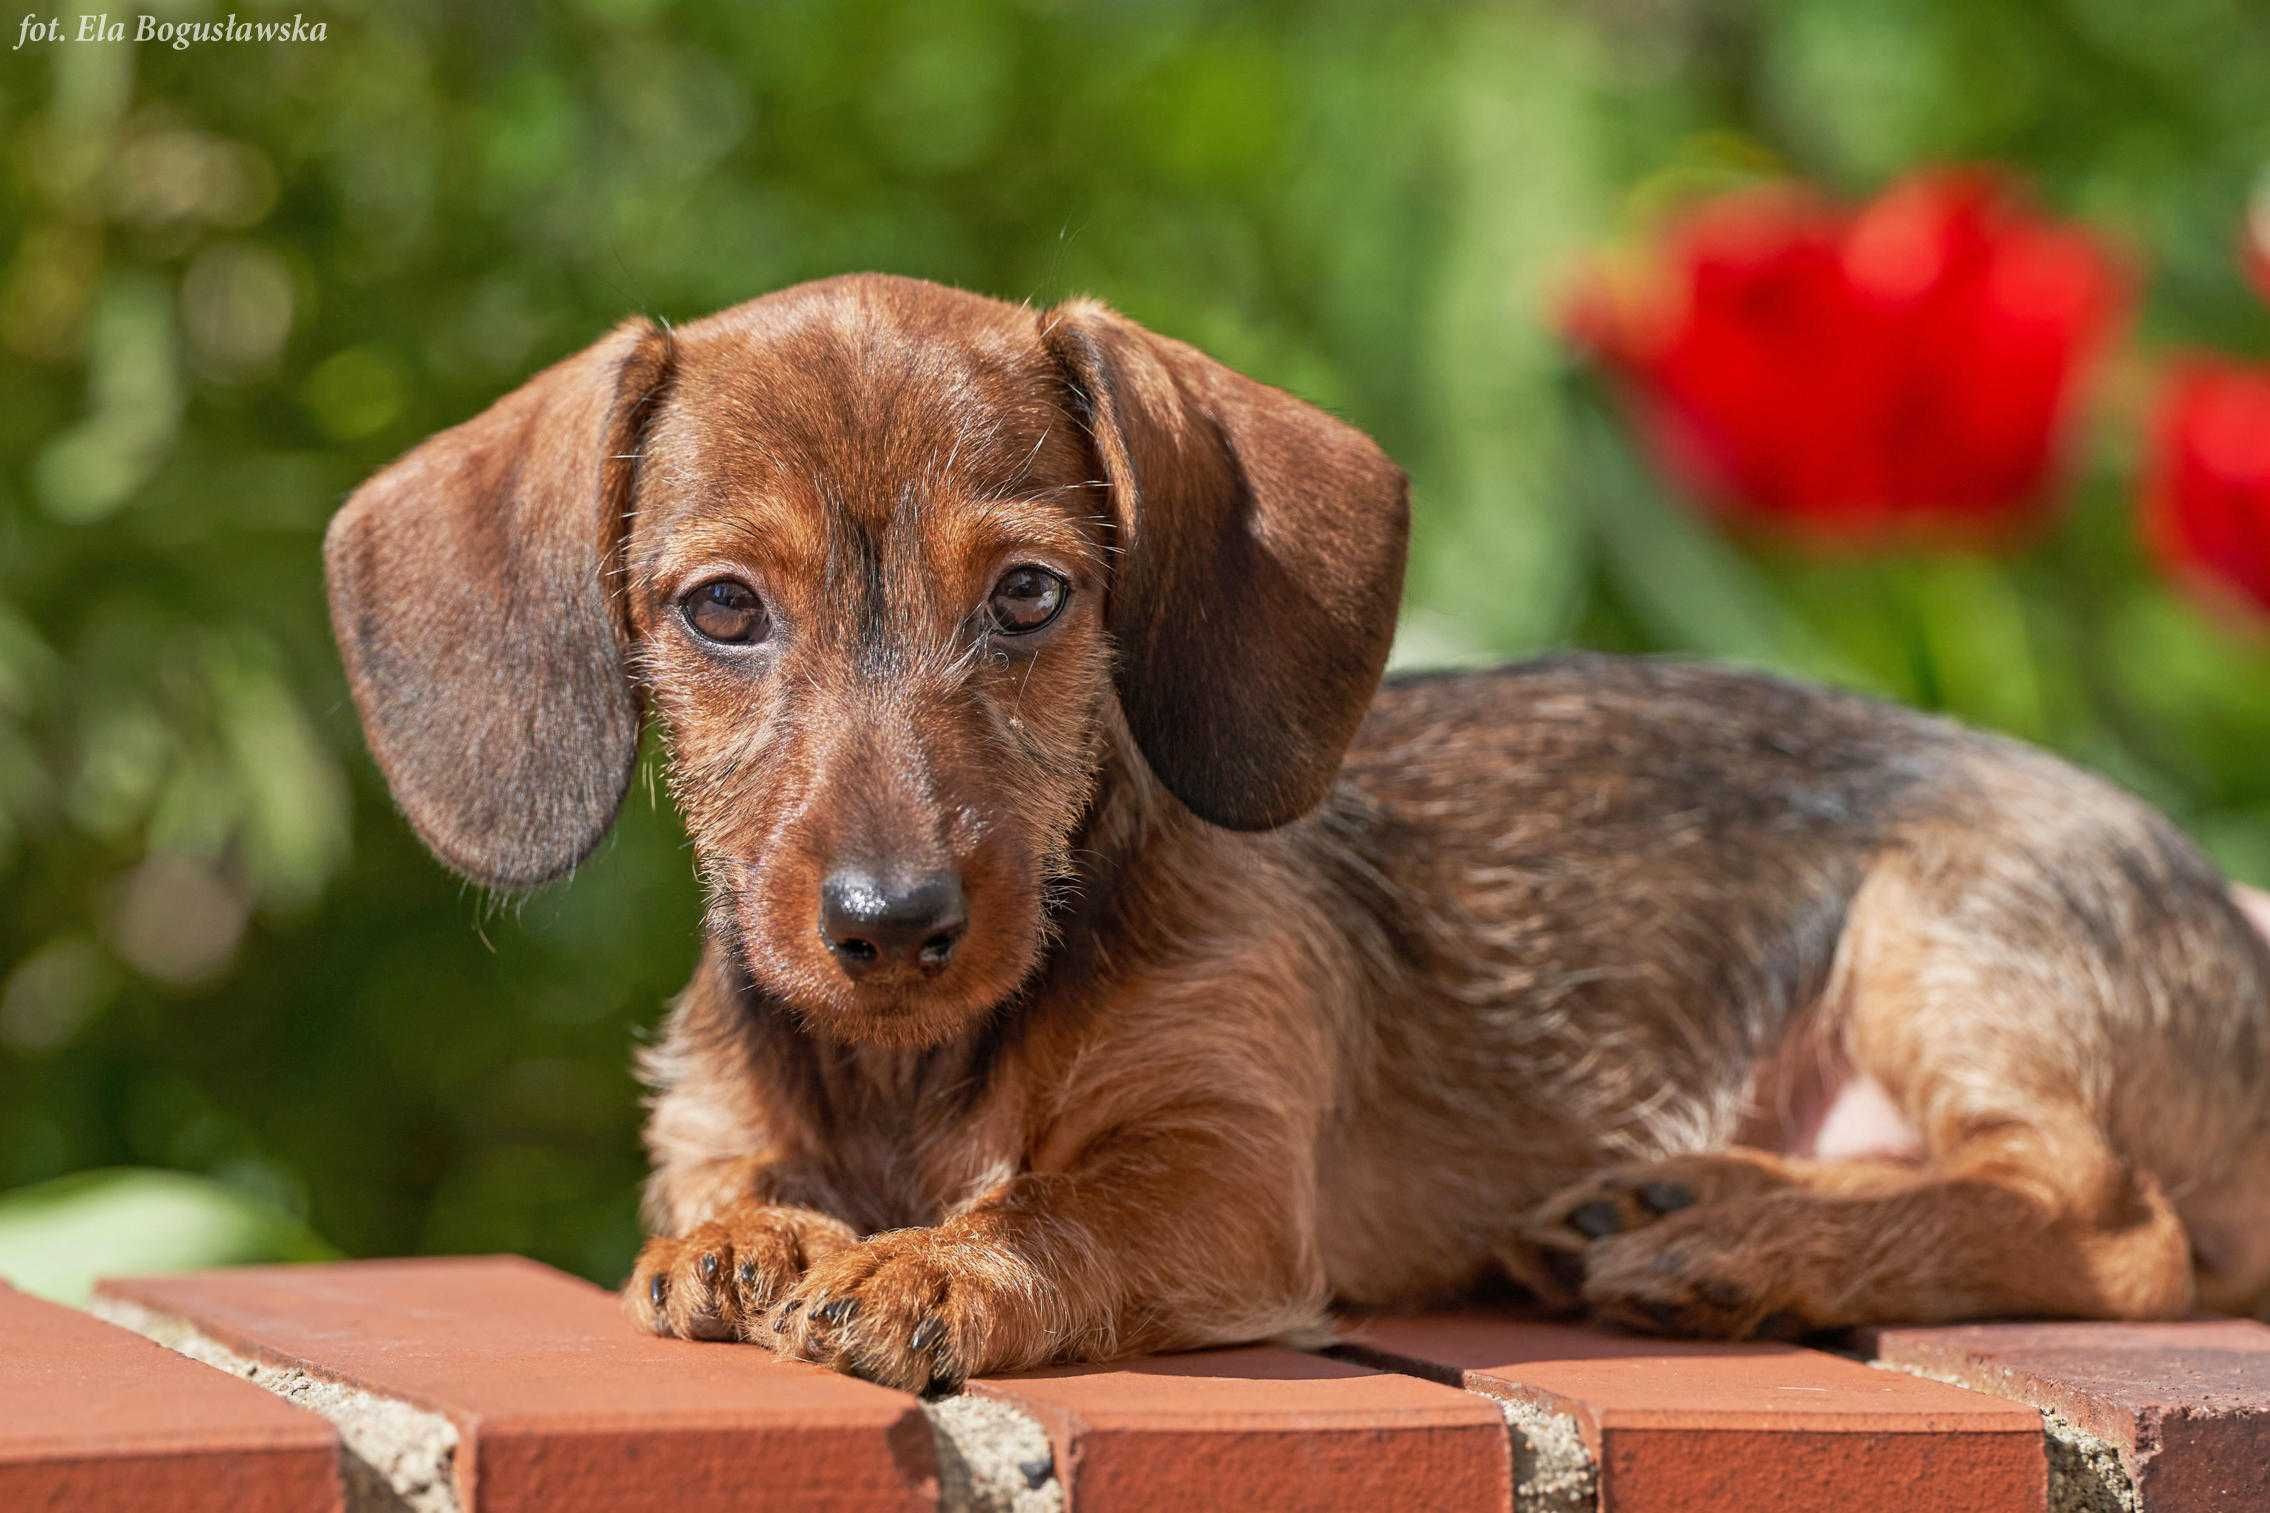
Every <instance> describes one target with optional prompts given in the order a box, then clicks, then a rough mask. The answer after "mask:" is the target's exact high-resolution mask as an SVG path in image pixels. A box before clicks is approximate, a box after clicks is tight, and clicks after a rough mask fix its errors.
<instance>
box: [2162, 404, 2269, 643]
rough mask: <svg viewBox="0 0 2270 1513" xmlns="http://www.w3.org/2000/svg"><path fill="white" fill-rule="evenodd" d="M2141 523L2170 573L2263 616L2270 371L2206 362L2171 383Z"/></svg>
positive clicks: (2266, 565)
mask: <svg viewBox="0 0 2270 1513" xmlns="http://www.w3.org/2000/svg"><path fill="white" fill-rule="evenodd" d="M2144 528H2145V533H2146V536H2147V538H2148V539H2149V541H2150V542H2151V544H2152V546H2153V548H2154V550H2155V551H2156V552H2157V553H2158V555H2159V557H2160V560H2161V561H2162V562H2163V563H2165V564H2166V565H2167V567H2168V569H2169V571H2171V572H2172V573H2174V574H2175V575H2176V576H2177V577H2179V578H2181V579H2182V580H2184V581H2185V582H2187V583H2189V584H2191V585H2192V586H2193V587H2195V588H2196V589H2198V590H2199V591H2201V592H2202V593H2203V594H2205V595H2206V596H2207V597H2208V598H2209V599H2210V600H2212V601H2214V602H2215V603H2217V604H2218V605H2232V606H2236V607H2239V608H2242V609H2246V610H2251V611H2252V612H2253V613H2254V614H2256V615H2259V616H2270V370H2266V369H2261V368H2241V367H2237V366H2234V365H2231V364H2229V363H2223V362H2215V361H2211V360H2206V361H2200V362H2195V363H2193V364H2191V365H2189V366H2187V367H2185V368H2182V369H2180V370H2178V371H2177V372H2176V373H2175V375H2174V376H2173V377H2171V378H2170V379H2169V380H2168V383H2167V386H2166V389H2165V390H2164V392H2163V393H2162V394H2161V397H2160V403H2159V413H2158V420H2157V424H2156V425H2155V427H2154V436H2153V453H2152V462H2151V476H2150V480H2149V482H2148V484H2147V488H2146V494H2145V503H2144Z"/></svg>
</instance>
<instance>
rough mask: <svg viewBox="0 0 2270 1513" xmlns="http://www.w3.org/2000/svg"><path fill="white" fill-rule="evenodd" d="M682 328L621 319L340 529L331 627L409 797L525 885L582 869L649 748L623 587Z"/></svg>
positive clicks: (499, 879) (354, 502) (373, 490)
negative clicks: (617, 564)
mask: <svg viewBox="0 0 2270 1513" xmlns="http://www.w3.org/2000/svg"><path fill="white" fill-rule="evenodd" d="M670 364H671V345H670V338H669V336H668V334H667V333H666V332H664V331H663V330H662V329H661V328H659V327H657V326H655V325H653V324H652V323H650V322H647V321H630V322H626V323H625V324H623V325H621V326H618V327H616V328H615V330H614V331H612V332H611V333H609V334H608V335H607V336H606V337H605V338H604V339H603V340H601V341H600V342H598V343H597V344H596V345H594V346H592V347H589V348H587V349H585V350H584V351H583V352H580V353H578V354H577V355H575V356H574V357H570V358H568V359H567V360H565V361H564V362H561V363H558V364H557V365H555V366H553V367H551V368H548V369H546V370H545V371H544V372H542V373H540V374H538V375H537V376H536V377H535V378H533V379H530V380H529V381H528V382H527V383H526V384H524V385H522V386H521V387H520V388H519V389H517V390H515V391H514V392H512V393H511V394H508V395H506V396H505V397H504V398H503V399H500V400H498V401H497V402H496V403H495V404H494V405H492V406H491V407H490V408H489V409H488V410H486V411H485V412H483V413H482V414H480V415H478V416H476V417H474V418H473V419H471V420H468V421H466V422H465V423H464V424H463V425H460V426H456V427H454V428H452V429H450V430H447V431H444V432H442V433H441V434H440V435H438V436H435V437H433V438H431V439H430V440H428V441H427V442H425V443H424V444H423V445H421V446H419V447H418V448H417V449H415V450H414V451H412V452H411V453H409V455H407V456H405V457H403V458H401V459H400V460H399V461H397V462H395V463H394V464H393V465H392V466H391V467H388V468H387V469H386V470H385V471H384V472H382V473H380V474H378V476H376V477H375V478H372V479H371V480H370V481H369V482H368V483H365V484H364V485H363V486H362V487H361V488H359V489H357V490H356V491H355V493H354V495H353V497H351V498H350V499H348V501H347V503H346V506H345V508H343V509H341V510H340V511H339V513H338V515H337V516H336V517H334V518H333V520H332V522H331V528H330V530H329V532H328V533H327V534H326V535H325V537H324V542H323V562H324V572H325V576H326V578H327V579H328V580H329V583H330V589H331V626H332V630H333V633H334V634H335V635H337V637H338V640H339V650H340V655H341V657H342V658H343V659H344V660H345V662H346V666H347V681H348V683H349V684H350V685H351V686H352V688H353V689H354V695H355V707H356V709H357V710H358V711H360V713H361V714H362V720H363V729H364V731H365V733H366V734H367V735H368V737H369V740H370V746H371V751H372V753H373V754H374V755H375V756H376V757H377V758H378V765H379V768H380V770H382V771H383V772H384V773H385V774H386V781H387V784H388V786H389V787H391V788H392V789H393V791H394V799H395V802H396V803H398V804H400V805H401V807H402V812H403V813H404V814H405V815H407V816H408V817H409V820H410V823H411V825H412V826H414V827H415V828H416V830H417V832H418V834H419V836H420V837H422V838H423V839H424V840H425V842H426V844H427V845H428V846H429V847H431V848H432V849H433V852H434V854H435V855H436V856H438V857H440V858H441V860H442V861H444V862H446V863H448V864H449V865H450V866H451V867H453V868H455V869H456V870H457V871H459V872H462V873H463V874H465V875H466V876H467V877H469V878H471V879H473V880H474V881H475V882H479V883H484V884H487V885H489V886H491V887H506V888H520V887H529V886H532V885H534V884H536V883H541V882H546V881H548V880H550V879H552V878H554V877H557V876H559V875H560V874H561V873H563V872H565V871H567V870H568V869H569V868H570V867H573V866H574V865H575V864H576V863H577V862H578V861H580V860H582V858H583V857H584V856H585V855H586V854H588V853H589V852H590V850H591V848H592V847H593V846H595V845H597V844H598V842H599V839H600V837H601V836H603V835H605V834H606V833H607V827H608V826H609V825H610V824H612V823H613V821H614V817H615V810H616V808H617V807H618V806H619V805H620V804H621V802H622V797H623V793H624V790H625V789H626V788H628V787H629V785H630V779H631V773H632V769H633V767H634V766H635V764H636V762H637V759H638V732H639V707H638V700H637V697H636V695H635V694H634V693H633V691H632V688H631V684H630V679H629V677H628V676H627V674H626V672H625V670H624V659H625V651H626V647H627V644H628V631H627V626H626V624H625V622H624V620H623V616H622V614H621V612H620V610H619V609H618V608H617V606H616V603H615V600H616V598H617V596H616V595H614V594H613V593H611V592H610V587H609V585H610V581H611V576H612V572H613V564H614V561H615V558H616V555H617V553H618V551H619V548H620V544H621V541H622V533H623V531H624V530H625V528H626V523H625V517H626V515H627V513H628V511H629V509H630V504H631V499H630V495H631V488H632V482H633V479H634V477H635V474H636V455H637V452H638V450H639V443H640V438H641V434H642V432H643V429H644V425H645V417H646V415H647V414H648V413H649V411H650V410H651V408H652V407H653V404H654V402H655V400H656V398H657V397H658V396H659V395H660V393H661V391H662V389H663V386H664V385H665V384H666V383H667V382H668V380H669V375H670Z"/></svg>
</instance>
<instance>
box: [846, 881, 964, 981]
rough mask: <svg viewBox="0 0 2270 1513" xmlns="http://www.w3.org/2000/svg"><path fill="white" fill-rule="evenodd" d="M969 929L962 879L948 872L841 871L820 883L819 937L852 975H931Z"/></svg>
mask: <svg viewBox="0 0 2270 1513" xmlns="http://www.w3.org/2000/svg"><path fill="white" fill-rule="evenodd" d="M968 928H969V911H968V909H967V908H966V907H965V906H964V905H963V902H962V880H961V879H960V878H958V877H956V876H954V874H953V873H951V872H932V873H928V874H925V875H922V876H916V877H904V878H901V877H891V876H887V875H881V874H877V873H873V872H866V871H862V870H860V869H858V868H841V869H839V870H837V871H834V872H831V873H829V874H828V879H827V881H826V882H824V883H822V884H821V885H820V937H821V939H823V940H825V941H826V942H827V943H828V949H829V950H830V951H832V952H834V953H835V959H836V960H837V961H838V962H840V963H842V965H843V969H844V971H846V972H848V973H849V974H851V975H852V976H853V977H864V976H866V975H867V974H868V973H869V972H874V971H878V970H889V969H893V968H898V969H904V968H908V967H914V968H919V969H921V970H922V971H925V972H935V971H937V970H938V969H939V968H941V967H943V966H945V964H946V963H947V962H948V961H949V960H951V959H952V958H953V954H954V947H955V946H956V945H958V944H959V943H960V942H961V938H962V932H963V931H964V930H966V929H968Z"/></svg>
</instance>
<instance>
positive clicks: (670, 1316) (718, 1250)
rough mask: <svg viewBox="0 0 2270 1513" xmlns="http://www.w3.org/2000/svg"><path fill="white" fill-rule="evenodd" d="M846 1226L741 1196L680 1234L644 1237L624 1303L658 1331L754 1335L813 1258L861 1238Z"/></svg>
mask: <svg viewBox="0 0 2270 1513" xmlns="http://www.w3.org/2000/svg"><path fill="white" fill-rule="evenodd" d="M858 1239H859V1237H858V1236H857V1235H855V1234H853V1233H852V1231H851V1227H850V1226H849V1225H847V1224H844V1223H842V1222H840V1221H839V1220H835V1219H831V1218H829V1217H828V1216H827V1215H825V1214H821V1213H815V1212H813V1211H812V1210H811V1209H808V1208H784V1207H779V1206H776V1205H771V1204H759V1203H746V1204H742V1205H739V1206H738V1207H735V1208H731V1209H728V1210H726V1212H725V1213H724V1214H723V1215H721V1216H720V1217H718V1218H716V1219H713V1220H711V1221H710V1222H709V1223H707V1224H703V1225H701V1226H699V1227H697V1228H696V1229H694V1230H693V1231H692V1232H690V1233H688V1234H686V1235H683V1236H681V1237H679V1238H677V1239H664V1238H659V1237H658V1238H656V1239H652V1240H649V1241H647V1243H646V1247H645V1249H643V1250H641V1251H640V1252H639V1256H638V1263H637V1265H635V1266H634V1267H633V1268H632V1269H631V1279H630V1281H629V1282H628V1283H627V1284H626V1285H625V1286H624V1288H623V1302H624V1306H625V1307H627V1308H628V1309H629V1310H630V1313H631V1317H632V1318H634V1319H636V1320H637V1321H638V1322H639V1323H641V1324H643V1325H644V1326H645V1327H647V1328H648V1329H651V1330H653V1331H654V1332H655V1333H656V1334H667V1335H675V1336H676V1337H677V1338H679V1339H682V1340H730V1339H746V1338H754V1337H755V1336H756V1333H757V1331H758V1330H759V1329H760V1328H761V1327H762V1322H761V1321H762V1320H763V1318H764V1316H765V1312H766V1310H767V1309H769V1308H770V1307H771V1306H772V1305H773V1304H774V1303H775V1302H777V1301H779V1299H780V1298H782V1297H783V1296H785V1295H786V1294H787V1292H788V1290H789V1289H790V1288H791V1287H794V1286H795V1285H796V1283H797V1281H798V1279H800V1278H801V1277H803V1275H804V1274H805V1272H806V1271H807V1270H809V1269H810V1268H811V1267H812V1266H813V1265H815V1264H817V1263H818V1262H820V1261H822V1260H825V1259H826V1258H827V1257H829V1256H832V1255H835V1254H836V1253H838V1252H839V1251H842V1250H845V1249H847V1248H849V1247H850V1246H852V1245H855V1244H857V1243H858Z"/></svg>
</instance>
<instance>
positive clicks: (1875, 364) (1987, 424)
mask: <svg viewBox="0 0 2270 1513" xmlns="http://www.w3.org/2000/svg"><path fill="white" fill-rule="evenodd" d="M1649 263H1650V266H1649V268H1648V271H1647V272H1645V273H1644V274H1642V275H1641V276H1639V277H1637V278H1623V279H1617V278H1614V277H1611V276H1609V275H1608V273H1607V272H1606V271H1605V270H1603V271H1601V272H1597V273H1595V274H1594V275H1593V276H1592V277H1591V278H1590V279H1589V280H1588V281H1587V282H1586V284H1585V285H1583V286H1582V288H1581V289H1580V291H1579V295H1578V298H1577V299H1576V301H1575V302H1574V304H1573V306H1572V307H1571V309H1570V312H1569V320H1568V329H1569V332H1570V334H1571V336H1572V337H1573V338H1574V339H1575V340H1576V341H1577V342H1578V343H1580V344H1581V345H1583V346H1585V347H1587V348H1589V349H1590V350H1591V351H1592V352H1593V353H1594V354H1595V355H1596V356H1598V357H1599V358H1601V359H1602V360H1603V361H1604V362H1605V363H1606V364H1607V365H1608V366H1609V367H1610V368H1611V369H1613V370H1614V371H1615V372H1617V373H1618V374H1619V375H1620V376H1621V377H1622V378H1623V379H1624V380H1626V384H1627V387H1628V389H1629V391H1630V393H1631V395H1632V397H1633V400H1634V402H1635V404H1636V406H1637V408H1638V411H1639V413H1640V415H1641V418H1642V422H1643V424H1644V425H1645V427H1646V430H1647V433H1648V435H1649V438H1650V440H1651V442H1652V444H1653V446H1654V448H1655V450H1656V452H1657V453H1658V455H1659V456H1660V457H1661V458H1662V460H1663V462H1664V464H1665V465H1666V466H1667V467H1668V468H1669V469H1670V470H1671V471H1672V472H1673V473H1674V474H1676V475H1677V476H1678V477H1679V478H1680V479H1681V480H1683V481H1684V482H1685V483H1686V484H1687V485H1688V486H1690V487H1691V488H1693V489H1695V490H1697V491H1698V492H1699V493H1700V494H1702V495H1703V496H1704V498H1706V499H1707V500H1709V501H1710V502H1711V503H1712V505H1713V506H1714V507H1716V508H1717V509H1718V510H1720V511H1721V512H1723V513H1724V514H1726V515H1727V516H1729V517H1730V518H1732V519H1735V520H1737V521H1740V522H1743V523H1748V524H1763V525H1771V526H1774V527H1776V528H1780V529H1783V530H1787V531H1791V532H1794V533H1796V534H1799V535H1802V536H1806V537H1810V538H1813V539H1815V540H1822V541H1832V542H1878V541H1881V540H1884V539H1886V538H1888V537H1900V538H1903V539H1913V538H1917V537H1927V538H1949V537H1952V538H1957V539H1963V540H1968V541H1984V540H1992V539H1998V538H2006V537H2009V536H2011V535H2014V534H2016V533H2018V532H2019V531H2022V530H2023V529H2024V528H2025V527H2026V526H2028V525H2031V524H2034V523H2036V522H2037V521H2038V520H2039V519H2040V518H2041V517H2042V515H2043V514H2044V512H2045V510H2046V505H2047V500H2046V496H2047V484H2048V482H2049V474H2050V472H2051V468H2052V464H2053V463H2054V461H2055V457H2056V452H2057V444H2058V441H2059V439H2060V436H2061V435H2062V433H2063V430H2064V427H2065V421H2066V419H2067V417H2068V414H2069V412H2070V411H2071V409H2072V406H2073V400H2074V398H2075V395H2076V394H2077V392H2078V390H2079V388H2080V384H2081V380H2082V378H2083V377H2084V375H2085V373H2086V371H2087V368H2088V366H2089V362H2090V359H2091V358H2093V357H2094V355H2095V354H2096V352H2097V351H2098V349H2099V348H2100V347H2101V345H2102V343H2103V341H2104V339H2105V337H2106V336H2107V335H2108V334H2109V332H2110V330H2111V328H2112V326H2113V324H2114V321H2115V319H2116V318H2117V316H2118V314H2119V312H2120V308H2121V305H2122V303H2123V289H2122V279H2121V278H2120V277H2119V275H2118V274H2117V273H2116V271H2115V268H2114V264H2113V260H2112V258H2111V257H2110V256H2109V255H2108V254H2107V252H2106V251H2105V250H2104V249H2103V248H2102V247H2101V246H2100V245H2099V244H2098V243H2097V242H2096V241H2095V240H2094V239H2093V238H2092V237H2091V236H2089V235H2088V234H2087V233H2086V232H2084V231H2081V230H2079V229H2077V228H2074V227H2071V226H2066V225H2060V224H2056V223H2053V222H2050V221H2046V220H2043V219H2041V218H2039V217H2038V216H2036V215H2034V214H2032V213H2031V212H2030V211H2029V210H2028V209H2026V208H2025V207H2024V206H2023V205H2022V204H2021V203H2020V202H2019V201H2018V200H2017V198H2016V197H2015V196H2014V195H2013V194H2012V193H2011V192H2010V191H2009V189H2008V188H2007V187H2006V186H2005V185H2004V184H2003V183H2002V182H2001V181H2000V180H1999V179H1997V178H1995V177H1994V176H1992V175H1990V174H1987V173H1984V172H1949V173H1939V174H1931V175H1925V176H1922V177H1918V178H1914V179H1911V180H1908V181H1906V182H1904V183H1901V184H1898V185H1895V186H1893V187H1892V188H1891V189H1889V190H1887V191H1886V192H1885V193H1884V194H1883V195H1881V196H1880V197H1879V198H1877V199H1876V200H1875V201H1874V202H1872V203H1871V204H1868V205H1866V206H1864V207H1861V208H1860V209H1858V210H1856V211H1847V210H1843V209H1840V208H1838V207H1835V206H1832V205H1829V204H1827V203H1825V202H1823V201H1821V200H1819V199H1817V198H1815V197H1813V196H1810V195H1807V194H1804V193H1801V192H1797V191H1791V190H1772V191H1762V192H1753V193H1747V194H1740V195H1735V196H1732V197H1729V198H1726V199H1722V200H1719V201H1716V202H1714V203H1712V204H1710V205H1707V206H1705V207H1703V208H1702V209H1701V210H1700V211H1699V212H1698V213H1696V214H1695V215H1693V216H1692V217H1690V218H1689V219H1688V220H1686V221H1685V222H1684V223H1683V224H1681V225H1680V226H1678V227H1677V228H1676V229H1675V230H1674V231H1673V232H1672V234H1671V235H1670V236H1669V237H1668V238H1667V239H1666V241H1665V243H1664V245H1663V246H1661V247H1660V248H1658V249H1656V253H1655V255H1654V256H1653V257H1652V258H1651V259H1650V260H1649Z"/></svg>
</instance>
